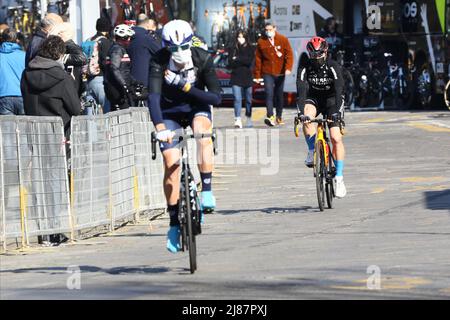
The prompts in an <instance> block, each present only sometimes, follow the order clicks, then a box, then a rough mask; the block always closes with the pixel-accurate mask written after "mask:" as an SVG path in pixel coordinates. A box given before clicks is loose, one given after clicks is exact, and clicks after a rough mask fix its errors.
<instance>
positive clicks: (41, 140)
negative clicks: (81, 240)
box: [0, 108, 165, 249]
mask: <svg viewBox="0 0 450 320" xmlns="http://www.w3.org/2000/svg"><path fill="white" fill-rule="evenodd" d="M152 130H154V127H153V125H152V123H151V121H150V116H149V113H148V110H147V109H145V108H131V109H128V110H123V111H118V112H113V113H110V114H107V115H102V116H95V117H94V116H79V117H73V118H72V123H71V142H70V145H71V159H70V161H69V166H70V178H69V174H68V172H69V170H68V162H67V161H66V148H65V142H66V141H65V138H64V127H63V123H62V120H61V119H60V118H58V117H55V118H53V117H52V118H47V117H24V116H1V117H0V241H1V242H3V244H4V248H5V249H6V240H7V239H10V238H21V239H22V245H23V246H26V245H28V244H29V239H30V236H39V235H52V234H59V233H64V234H68V233H69V234H70V238H71V239H74V238H76V237H77V236H78V235H79V234H82V233H83V230H86V229H90V228H96V227H101V226H106V227H108V228H109V229H110V230H111V231H112V230H114V228H115V227H116V226H117V225H118V224H120V223H122V222H125V221H131V220H135V219H137V218H138V215H139V213H141V212H145V211H151V210H155V209H164V208H165V197H164V193H163V185H162V180H163V179H162V178H163V163H162V158H161V156H160V155H159V156H158V159H157V161H153V160H152V159H151V141H150V133H151V131H152ZM69 186H70V187H69ZM75 233H77V234H75Z"/></svg>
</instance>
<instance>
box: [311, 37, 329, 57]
mask: <svg viewBox="0 0 450 320" xmlns="http://www.w3.org/2000/svg"><path fill="white" fill-rule="evenodd" d="M306 50H308V54H309V57H310V58H311V59H317V58H318V57H320V56H322V55H323V54H324V53H328V42H327V41H326V40H325V39H324V38H321V37H313V38H312V39H311V40H309V41H308V44H307V45H306Z"/></svg>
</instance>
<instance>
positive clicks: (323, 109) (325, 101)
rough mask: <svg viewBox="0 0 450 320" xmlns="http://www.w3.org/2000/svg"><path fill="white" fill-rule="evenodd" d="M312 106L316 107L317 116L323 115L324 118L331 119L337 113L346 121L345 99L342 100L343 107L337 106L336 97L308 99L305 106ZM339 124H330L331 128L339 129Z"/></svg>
mask: <svg viewBox="0 0 450 320" xmlns="http://www.w3.org/2000/svg"><path fill="white" fill-rule="evenodd" d="M307 104H312V105H313V106H315V107H316V110H317V114H316V116H318V115H319V114H322V116H323V117H324V118H329V117H331V115H333V114H335V113H339V114H340V115H341V119H342V120H344V99H342V105H341V106H340V107H337V106H336V97H334V96H333V97H311V96H309V97H307V98H306V100H305V105H307ZM339 126H340V124H339V122H333V123H330V124H329V128H335V127H339Z"/></svg>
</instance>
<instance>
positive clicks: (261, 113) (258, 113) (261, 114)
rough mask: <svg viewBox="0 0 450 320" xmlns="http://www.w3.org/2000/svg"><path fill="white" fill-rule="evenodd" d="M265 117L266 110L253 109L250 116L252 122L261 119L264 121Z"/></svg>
mask: <svg viewBox="0 0 450 320" xmlns="http://www.w3.org/2000/svg"><path fill="white" fill-rule="evenodd" d="M266 115H267V110H266V108H254V109H253V115H252V120H253V121H260V120H262V119H264V118H265V117H266Z"/></svg>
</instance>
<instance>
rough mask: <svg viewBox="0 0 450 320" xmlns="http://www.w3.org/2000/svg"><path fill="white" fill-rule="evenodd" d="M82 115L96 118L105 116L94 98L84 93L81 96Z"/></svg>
mask: <svg viewBox="0 0 450 320" xmlns="http://www.w3.org/2000/svg"><path fill="white" fill-rule="evenodd" d="M80 100H81V113H82V114H84V115H87V116H96V115H100V114H103V108H102V106H101V105H99V104H98V103H97V102H96V101H95V99H94V97H93V96H92V95H91V94H90V93H88V92H83V94H82V95H81V98H80Z"/></svg>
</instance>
